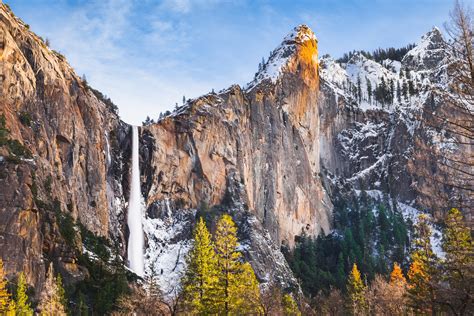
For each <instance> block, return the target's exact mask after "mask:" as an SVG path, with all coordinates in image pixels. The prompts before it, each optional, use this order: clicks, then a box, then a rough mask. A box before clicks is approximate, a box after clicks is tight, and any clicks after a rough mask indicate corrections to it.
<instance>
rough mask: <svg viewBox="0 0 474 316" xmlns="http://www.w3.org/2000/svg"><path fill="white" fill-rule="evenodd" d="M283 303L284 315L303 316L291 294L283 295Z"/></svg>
mask: <svg viewBox="0 0 474 316" xmlns="http://www.w3.org/2000/svg"><path fill="white" fill-rule="evenodd" d="M281 303H282V305H283V314H284V315H285V316H301V312H300V310H299V308H298V304H296V302H295V300H294V299H293V296H291V295H290V294H285V295H283V298H282V302H281Z"/></svg>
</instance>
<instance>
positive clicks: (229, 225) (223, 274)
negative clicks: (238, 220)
mask: <svg viewBox="0 0 474 316" xmlns="http://www.w3.org/2000/svg"><path fill="white" fill-rule="evenodd" d="M215 244H216V253H217V256H218V267H219V283H218V293H219V294H218V295H219V298H220V299H221V304H222V306H220V311H221V312H222V313H224V314H225V315H228V314H229V313H230V312H231V311H232V310H234V309H235V308H236V307H237V301H238V297H236V296H237V291H236V288H237V287H238V285H237V284H236V283H237V282H238V281H239V280H238V279H237V277H238V274H239V272H240V268H241V263H240V261H239V260H240V258H241V256H242V254H241V253H240V252H238V251H237V247H238V245H239V244H238V242H237V227H236V226H235V223H234V221H233V220H232V217H230V216H229V215H227V214H224V215H223V216H222V217H221V218H220V219H219V221H218V222H217V228H216V237H215Z"/></svg>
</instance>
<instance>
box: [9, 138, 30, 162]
mask: <svg viewBox="0 0 474 316" xmlns="http://www.w3.org/2000/svg"><path fill="white" fill-rule="evenodd" d="M7 145H8V149H9V151H10V153H11V154H13V155H15V156H17V157H24V158H31V157H32V156H31V151H30V150H29V149H28V148H26V147H25V146H24V145H23V144H22V143H20V142H19V141H18V140H16V139H9V140H8V141H7Z"/></svg>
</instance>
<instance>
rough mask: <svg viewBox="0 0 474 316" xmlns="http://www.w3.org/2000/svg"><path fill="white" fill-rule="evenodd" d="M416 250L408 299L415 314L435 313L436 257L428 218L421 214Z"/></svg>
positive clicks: (415, 244) (413, 253) (410, 272)
mask: <svg viewBox="0 0 474 316" xmlns="http://www.w3.org/2000/svg"><path fill="white" fill-rule="evenodd" d="M414 228H415V232H414V234H415V239H414V241H413V243H414V249H413V251H412V253H411V261H412V263H411V265H410V269H409V271H408V281H409V282H408V285H409V286H408V297H409V300H410V305H411V307H412V308H413V309H414V310H415V312H421V313H425V312H427V313H428V312H434V299H435V298H434V289H433V286H432V284H434V283H435V282H434V277H435V274H436V268H435V264H436V256H435V254H434V253H433V250H432V249H431V242H430V237H431V228H430V226H429V224H428V217H427V216H426V215H425V214H421V215H420V216H419V217H418V222H417V223H416V224H415V227H414Z"/></svg>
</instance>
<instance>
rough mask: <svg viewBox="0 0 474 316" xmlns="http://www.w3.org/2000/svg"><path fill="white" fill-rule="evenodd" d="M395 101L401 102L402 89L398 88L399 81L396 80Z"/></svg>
mask: <svg viewBox="0 0 474 316" xmlns="http://www.w3.org/2000/svg"><path fill="white" fill-rule="evenodd" d="M397 101H398V103H399V104H400V103H402V89H401V88H400V81H398V80H397Z"/></svg>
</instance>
